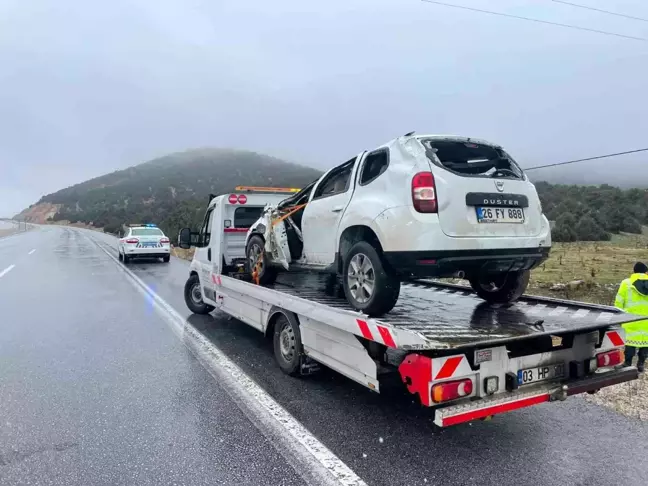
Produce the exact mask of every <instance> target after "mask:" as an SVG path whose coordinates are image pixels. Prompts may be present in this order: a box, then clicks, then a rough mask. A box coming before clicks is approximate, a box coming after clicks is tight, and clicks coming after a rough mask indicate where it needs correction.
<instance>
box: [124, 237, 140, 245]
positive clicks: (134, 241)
mask: <svg viewBox="0 0 648 486" xmlns="http://www.w3.org/2000/svg"><path fill="white" fill-rule="evenodd" d="M126 243H128V244H129V245H134V244H135V243H139V240H138V239H137V238H128V239H127V240H126Z"/></svg>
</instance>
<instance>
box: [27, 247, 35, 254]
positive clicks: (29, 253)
mask: <svg viewBox="0 0 648 486" xmlns="http://www.w3.org/2000/svg"><path fill="white" fill-rule="evenodd" d="M35 251H36V248H34V249H33V250H32V251H30V252H29V253H28V255H31V254H32V253H34V252H35Z"/></svg>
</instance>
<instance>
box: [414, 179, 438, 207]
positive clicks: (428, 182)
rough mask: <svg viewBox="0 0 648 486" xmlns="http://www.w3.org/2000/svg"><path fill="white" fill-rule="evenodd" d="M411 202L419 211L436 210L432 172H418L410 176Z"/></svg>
mask: <svg viewBox="0 0 648 486" xmlns="http://www.w3.org/2000/svg"><path fill="white" fill-rule="evenodd" d="M412 204H413V205H414V209H416V211H418V212H419V213H436V212H437V211H438V206H437V199H436V187H435V185H434V176H433V175H432V172H419V173H418V174H416V175H414V177H413V178H412Z"/></svg>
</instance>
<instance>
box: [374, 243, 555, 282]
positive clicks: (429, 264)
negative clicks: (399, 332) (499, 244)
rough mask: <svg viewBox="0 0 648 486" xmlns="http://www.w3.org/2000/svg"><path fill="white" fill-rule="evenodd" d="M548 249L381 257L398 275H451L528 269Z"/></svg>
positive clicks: (400, 254)
mask: <svg viewBox="0 0 648 486" xmlns="http://www.w3.org/2000/svg"><path fill="white" fill-rule="evenodd" d="M549 251H550V248H547V247H539V248H515V249H508V248H507V249H496V250H460V251H405V252H400V251H399V252H385V253H384V257H385V259H386V260H387V262H388V263H389V265H390V266H391V267H392V268H393V269H394V270H395V271H396V273H398V274H399V275H408V276H415V277H451V276H454V275H456V274H457V273H458V272H464V273H465V274H470V273H478V272H479V273H481V272H485V273H499V272H510V271H520V270H530V269H532V268H535V267H537V266H538V265H540V264H541V263H542V262H543V261H545V260H546V259H547V258H548V257H549Z"/></svg>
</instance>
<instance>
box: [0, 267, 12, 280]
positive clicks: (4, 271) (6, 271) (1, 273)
mask: <svg viewBox="0 0 648 486" xmlns="http://www.w3.org/2000/svg"><path fill="white" fill-rule="evenodd" d="M15 266H16V265H9V266H8V267H7V268H5V269H4V270H3V271H2V272H0V278H2V277H4V276H5V275H7V274H8V273H9V272H11V271H12V270H13V268H14V267H15Z"/></svg>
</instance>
